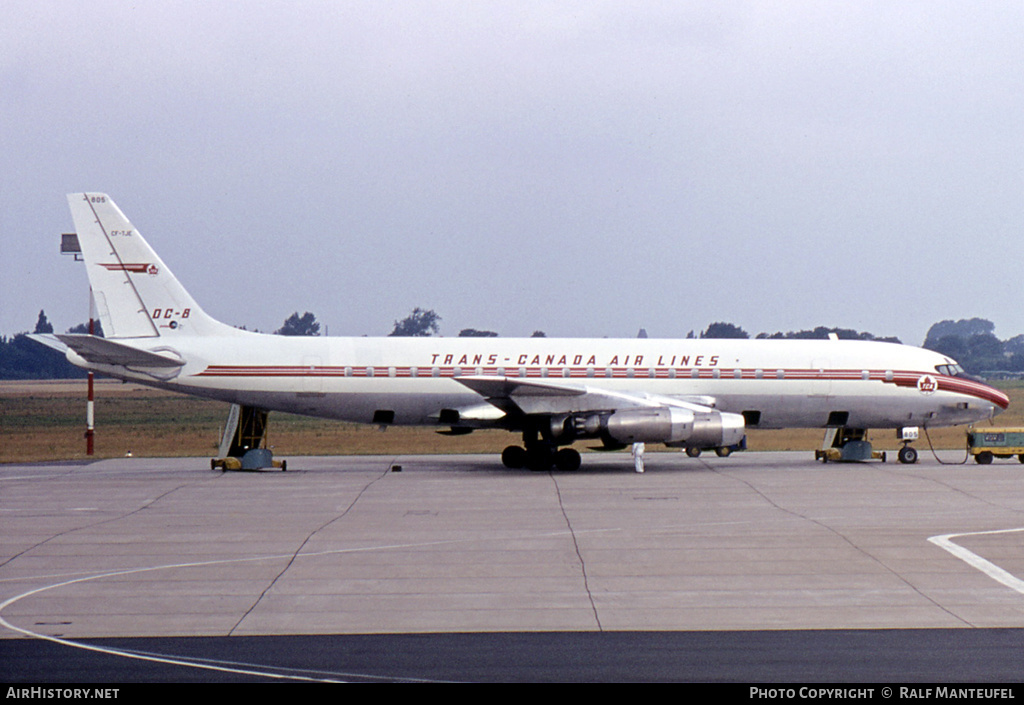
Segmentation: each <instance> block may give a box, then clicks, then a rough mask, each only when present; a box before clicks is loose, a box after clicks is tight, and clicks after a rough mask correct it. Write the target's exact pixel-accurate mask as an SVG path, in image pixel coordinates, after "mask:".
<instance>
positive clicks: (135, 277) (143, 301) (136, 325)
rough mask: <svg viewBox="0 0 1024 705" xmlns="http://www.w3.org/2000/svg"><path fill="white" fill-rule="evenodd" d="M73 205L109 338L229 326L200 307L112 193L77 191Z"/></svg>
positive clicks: (193, 332) (70, 201) (209, 330)
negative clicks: (122, 209) (140, 232)
mask: <svg viewBox="0 0 1024 705" xmlns="http://www.w3.org/2000/svg"><path fill="white" fill-rule="evenodd" d="M68 205H69V206H70V207H71V217H72V218H73V219H74V221H75V229H76V231H77V232H78V242H79V245H80V246H81V248H82V257H83V259H84V260H85V264H86V270H87V272H88V275H89V284H90V286H91V287H92V291H93V298H94V300H95V302H96V308H97V311H98V313H99V316H100V321H101V322H102V323H103V331H104V334H105V335H106V337H108V338H152V337H156V336H168V335H181V334H191V335H196V334H204V333H212V332H215V331H216V330H217V329H220V328H222V327H224V328H227V326H223V325H222V324H220V323H218V322H217V321H215V320H214V319H212V318H210V317H209V316H207V315H206V313H205V312H204V311H203V310H202V309H201V308H199V306H198V305H197V304H196V302H195V300H194V299H193V298H192V297H191V296H190V295H189V293H188V292H187V291H186V290H185V288H184V287H183V286H182V285H181V284H180V283H179V282H178V280H177V279H176V278H175V276H174V274H172V273H171V270H170V269H168V268H167V265H165V264H164V263H163V260H161V259H160V257H159V256H158V255H157V254H156V252H154V251H153V248H152V247H150V246H149V244H148V243H147V242H146V241H145V239H143V237H142V235H141V234H139V231H138V230H136V229H135V227H134V226H133V225H132V224H131V222H130V221H129V220H128V218H126V217H125V215H124V213H122V212H121V209H119V208H118V207H117V205H116V204H115V203H114V201H113V200H111V198H110V197H109V196H107V195H106V194H102V193H73V194H69V195H68Z"/></svg>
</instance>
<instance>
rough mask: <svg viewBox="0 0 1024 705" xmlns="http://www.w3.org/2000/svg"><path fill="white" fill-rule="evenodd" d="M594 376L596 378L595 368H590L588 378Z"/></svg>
mask: <svg viewBox="0 0 1024 705" xmlns="http://www.w3.org/2000/svg"><path fill="white" fill-rule="evenodd" d="M593 376H594V368H593V367H588V368H587V377H593Z"/></svg>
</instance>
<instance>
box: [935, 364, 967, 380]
mask: <svg viewBox="0 0 1024 705" xmlns="http://www.w3.org/2000/svg"><path fill="white" fill-rule="evenodd" d="M935 371H936V372H938V373H939V374H940V375H949V376H950V377H966V376H967V373H965V372H964V368H963V367H960V365H936V366H935Z"/></svg>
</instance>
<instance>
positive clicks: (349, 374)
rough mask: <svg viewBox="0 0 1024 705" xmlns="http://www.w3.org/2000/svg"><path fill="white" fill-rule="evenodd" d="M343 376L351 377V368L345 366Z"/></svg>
mask: <svg viewBox="0 0 1024 705" xmlns="http://www.w3.org/2000/svg"><path fill="white" fill-rule="evenodd" d="M345 376H346V377H351V376H352V368H351V367H346V368H345Z"/></svg>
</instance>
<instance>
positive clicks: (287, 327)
mask: <svg viewBox="0 0 1024 705" xmlns="http://www.w3.org/2000/svg"><path fill="white" fill-rule="evenodd" d="M441 320H442V319H441V316H440V315H438V314H437V312H435V311H433V310H430V309H424V308H419V307H417V308H415V309H413V310H412V312H411V313H410V314H409V315H408V316H406V317H405V318H402V319H400V320H396V321H395V322H394V326H393V328H392V330H391V332H390V333H389V334H388V335H389V336H395V337H411V336H417V337H422V336H434V335H439V334H440V331H441ZM95 325H96V329H95V334H96V335H100V336H102V335H103V331H102V329H101V328H100V327H99V322H96V324H95ZM32 332H33V333H52V332H53V326H52V325H51V324H50V322H49V320H48V319H47V317H46V313H45V312H44V311H40V312H39V318H38V319H37V321H36V326H35V329H34V330H33V331H32ZM67 332H68V333H88V332H89V326H88V324H87V323H81V324H79V325H76V326H73V327H72V328H69V329H68V330H67ZM274 333H275V334H276V335H309V336H316V335H320V323H319V322H318V321H317V320H316V316H315V315H314V314H312V313H311V312H309V311H306V312H305V313H303V314H301V315H300V314H299V312H298V311H296V312H295V313H293V314H292V315H291V316H289V317H288V318H286V319H285V321H284V323H283V324H282V325H281V327H280V328H278V329H277V330H275V331H274ZM830 335H835V336H836V337H838V338H840V339H842V340H878V341H884V342H891V343H899V342H900V340H899V339H898V338H895V337H876V336H875V335H873V334H871V333H867V332H864V331H856V330H853V329H849V328H828V327H825V326H818V327H817V328H813V329H809V330H800V331H789V332H786V333H782V332H775V333H758V334H757V335H756V336H755V337H756V338H758V339H826V338H828V337H829V336H830ZM458 336H459V337H463V338H467V337H469V338H479V337H484V338H494V337H498V333H496V332H495V331H491V330H478V329H476V328H463V329H462V330H460V331H459V333H458ZM531 337H534V338H538V337H546V335H545V333H544V331H540V330H537V331H534V332H533V335H532V336H531ZM638 337H641V338H646V337H647V332H646V331H645V330H644V329H643V328H641V329H640V332H639V334H638ZM686 337H687V338H697V337H700V338H750V337H751V336H750V334H749V333H747V331H745V330H743V328H741V327H739V326H737V325H735V324H732V323H727V322H724V321H716V322H715V323H711V324H710V325H708V327H707V328H706V329H705V330H703V331H701V332H700V333H699V334H698V333H696V332H695V331H690V332H689V333H688V334H687V336H686ZM923 347H925V348H928V349H929V350H934V351H936V352H939V353H942V354H943V355H947V356H949V357H951V358H953V359H954V360H956V361H957V362H959V363H960V365H961V366H962V367H963V368H964V369H965V370H967V372H969V373H971V374H975V375H992V376H996V375H998V374H999V373H1007V372H1009V373H1024V334H1021V335H1017V336H1015V337H1013V338H1010V339H1008V340H999V338H997V337H996V335H995V324H994V323H992V322H991V321H988V320H985V319H983V318H971V319H961V320H959V321H952V320H946V321H939V322H938V323H936V324H934V325H933V326H932V327H931V328H929V329H928V335H927V336H926V337H925V341H924V344H923ZM84 376H85V371H84V370H82V369H80V368H78V367H75V366H74V365H72V364H71V363H69V362H68V361H67V360H66V359H65V357H64V356H63V355H61V354H60V353H58V352H56V351H55V350H51V349H50V348H47V347H45V346H42V345H39V344H38V343H36V342H34V341H32V340H30V339H29V338H28V337H27V333H18V334H17V335H14V336H13V337H10V338H8V337H5V336H0V379H75V378H80V377H84Z"/></svg>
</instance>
